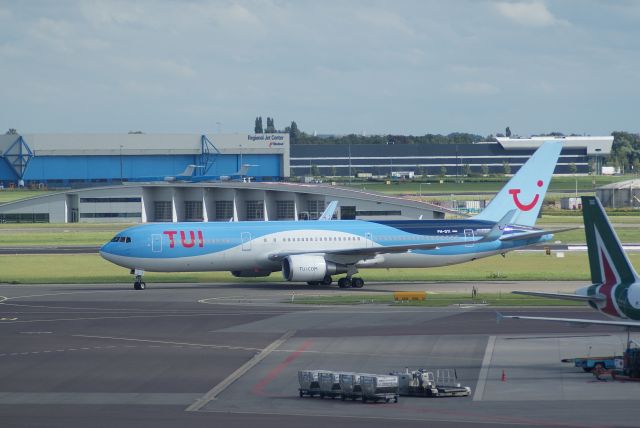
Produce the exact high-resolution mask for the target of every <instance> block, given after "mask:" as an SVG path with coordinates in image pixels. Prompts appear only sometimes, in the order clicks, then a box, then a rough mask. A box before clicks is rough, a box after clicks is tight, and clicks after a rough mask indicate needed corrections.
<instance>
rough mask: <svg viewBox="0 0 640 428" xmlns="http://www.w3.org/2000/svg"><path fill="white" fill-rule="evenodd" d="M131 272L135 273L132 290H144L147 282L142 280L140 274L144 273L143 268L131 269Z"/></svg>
mask: <svg viewBox="0 0 640 428" xmlns="http://www.w3.org/2000/svg"><path fill="white" fill-rule="evenodd" d="M131 274H133V275H135V278H134V280H133V289H134V290H144V289H146V288H147V283H146V282H144V281H143V280H142V275H144V271H143V270H140V269H131Z"/></svg>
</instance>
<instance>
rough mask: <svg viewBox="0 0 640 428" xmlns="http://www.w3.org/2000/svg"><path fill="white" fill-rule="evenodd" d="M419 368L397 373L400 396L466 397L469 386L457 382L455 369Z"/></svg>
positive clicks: (469, 391) (469, 389) (469, 390)
mask: <svg viewBox="0 0 640 428" xmlns="http://www.w3.org/2000/svg"><path fill="white" fill-rule="evenodd" d="M436 374H438V376H437V377H436V376H434V374H433V372H430V371H427V370H424V369H419V370H413V371H409V370H408V369H407V370H406V371H405V372H404V373H397V376H398V390H399V393H400V395H401V396H409V397H466V396H468V395H469V394H471V388H470V387H468V386H461V385H460V384H459V383H458V382H457V376H456V372H455V370H452V369H444V370H442V369H441V370H438V371H437V372H436Z"/></svg>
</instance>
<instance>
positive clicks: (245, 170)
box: [233, 163, 253, 177]
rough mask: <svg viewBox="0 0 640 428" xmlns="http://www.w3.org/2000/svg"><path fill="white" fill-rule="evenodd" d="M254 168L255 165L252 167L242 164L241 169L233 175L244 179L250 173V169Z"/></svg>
mask: <svg viewBox="0 0 640 428" xmlns="http://www.w3.org/2000/svg"><path fill="white" fill-rule="evenodd" d="M252 166H253V165H250V164H248V163H245V164H242V166H241V167H240V169H239V170H238V171H236V172H235V173H234V174H233V175H238V176H240V177H244V176H245V175H247V173H248V172H249V167H252Z"/></svg>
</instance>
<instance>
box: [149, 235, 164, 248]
mask: <svg viewBox="0 0 640 428" xmlns="http://www.w3.org/2000/svg"><path fill="white" fill-rule="evenodd" d="M151 251H152V252H154V253H159V252H161V251H162V235H158V234H154V235H151Z"/></svg>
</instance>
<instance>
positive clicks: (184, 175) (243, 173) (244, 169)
mask: <svg viewBox="0 0 640 428" xmlns="http://www.w3.org/2000/svg"><path fill="white" fill-rule="evenodd" d="M252 166H258V165H251V164H248V163H245V164H242V166H241V167H240V169H239V170H238V171H236V172H234V173H233V174H231V175H193V174H194V172H195V170H196V168H204V167H203V166H202V165H193V164H191V165H187V167H186V168H185V170H184V171H183V172H181V173H180V174H176V175H168V176H156V177H137V178H131V179H130V180H129V181H166V182H168V183H173V182H176V181H179V182H188V183H197V182H203V181H243V182H246V181H247V180H248V179H250V177H247V173H248V172H249V168H251V167H252Z"/></svg>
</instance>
